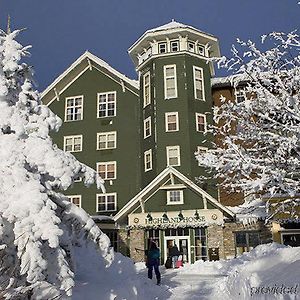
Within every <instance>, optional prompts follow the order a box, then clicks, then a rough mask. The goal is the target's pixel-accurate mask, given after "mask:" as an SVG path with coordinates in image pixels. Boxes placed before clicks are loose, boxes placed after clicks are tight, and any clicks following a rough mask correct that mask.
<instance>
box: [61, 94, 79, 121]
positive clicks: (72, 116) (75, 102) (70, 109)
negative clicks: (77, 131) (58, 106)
mask: <svg viewBox="0 0 300 300" xmlns="http://www.w3.org/2000/svg"><path fill="white" fill-rule="evenodd" d="M82 119H83V96H82V95H81V96H74V97H67V98H66V102H65V122H70V121H80V120H82Z"/></svg>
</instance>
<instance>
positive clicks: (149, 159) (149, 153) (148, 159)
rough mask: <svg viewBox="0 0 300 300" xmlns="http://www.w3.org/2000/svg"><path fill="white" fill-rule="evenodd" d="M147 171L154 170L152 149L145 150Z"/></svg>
mask: <svg viewBox="0 0 300 300" xmlns="http://www.w3.org/2000/svg"><path fill="white" fill-rule="evenodd" d="M144 167H145V172H147V171H150V170H152V149H149V150H147V151H145V152H144Z"/></svg>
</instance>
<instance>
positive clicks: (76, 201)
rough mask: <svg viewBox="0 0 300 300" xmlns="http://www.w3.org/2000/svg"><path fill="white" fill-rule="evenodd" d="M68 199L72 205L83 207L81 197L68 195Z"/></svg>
mask: <svg viewBox="0 0 300 300" xmlns="http://www.w3.org/2000/svg"><path fill="white" fill-rule="evenodd" d="M67 198H68V199H69V201H70V202H71V203H73V204H75V205H76V206H78V207H81V195H68V196H67Z"/></svg>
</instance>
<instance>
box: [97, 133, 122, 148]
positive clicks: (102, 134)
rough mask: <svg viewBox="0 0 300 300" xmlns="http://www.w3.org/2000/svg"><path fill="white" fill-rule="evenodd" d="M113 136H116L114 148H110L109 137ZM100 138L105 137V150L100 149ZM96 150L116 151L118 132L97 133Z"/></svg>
mask: <svg viewBox="0 0 300 300" xmlns="http://www.w3.org/2000/svg"><path fill="white" fill-rule="evenodd" d="M110 134H113V135H114V147H107V146H108V135H110ZM100 136H105V139H106V140H105V143H106V147H105V148H100V147H99V144H100V140H99V139H100ZM96 147H97V148H96V150H108V149H116V148H117V132H116V131H105V132H97V145H96Z"/></svg>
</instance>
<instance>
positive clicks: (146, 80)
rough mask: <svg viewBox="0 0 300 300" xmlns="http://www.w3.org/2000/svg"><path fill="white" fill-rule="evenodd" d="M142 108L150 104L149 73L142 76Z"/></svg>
mask: <svg viewBox="0 0 300 300" xmlns="http://www.w3.org/2000/svg"><path fill="white" fill-rule="evenodd" d="M143 82H144V107H145V106H147V105H148V104H150V102H151V94H150V72H147V73H146V74H145V75H144V81H143Z"/></svg>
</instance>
